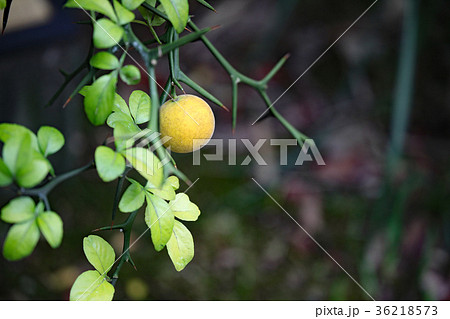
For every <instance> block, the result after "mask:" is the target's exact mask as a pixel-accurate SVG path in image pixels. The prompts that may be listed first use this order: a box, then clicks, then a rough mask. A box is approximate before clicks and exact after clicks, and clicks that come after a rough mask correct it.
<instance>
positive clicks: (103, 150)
mask: <svg viewBox="0 0 450 319" xmlns="http://www.w3.org/2000/svg"><path fill="white" fill-rule="evenodd" d="M95 166H96V167H97V172H98V175H99V176H100V178H101V179H102V180H103V181H105V182H110V181H112V180H115V179H116V178H117V177H119V176H120V175H121V174H122V173H123V171H124V170H125V159H124V158H123V156H122V155H121V154H120V153H116V152H114V151H113V150H112V149H110V148H109V147H106V146H99V147H97V149H96V150H95Z"/></svg>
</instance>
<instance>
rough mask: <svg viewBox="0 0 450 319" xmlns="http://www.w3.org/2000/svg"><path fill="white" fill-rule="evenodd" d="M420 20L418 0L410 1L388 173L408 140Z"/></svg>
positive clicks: (396, 95) (392, 124) (399, 69)
mask: <svg viewBox="0 0 450 319" xmlns="http://www.w3.org/2000/svg"><path fill="white" fill-rule="evenodd" d="M418 20H419V0H411V1H408V2H407V5H406V12H405V16H404V19H403V35H402V44H401V51H400V55H399V64H398V70H397V75H398V76H397V83H396V90H395V98H394V112H393V115H392V122H391V131H392V139H391V146H390V149H389V154H388V173H390V172H391V171H392V170H393V169H394V168H395V166H396V164H397V162H398V160H399V158H400V156H401V153H402V151H403V145H404V142H405V136H406V130H407V126H408V121H409V114H410V111H411V97H412V92H413V86H414V73H415V63H416V56H417V29H418Z"/></svg>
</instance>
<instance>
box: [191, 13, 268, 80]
mask: <svg viewBox="0 0 450 319" xmlns="http://www.w3.org/2000/svg"><path fill="white" fill-rule="evenodd" d="M188 25H189V26H190V27H191V28H192V29H193V30H194V31H200V29H199V28H198V27H197V26H196V25H195V24H194V22H192V21H189V22H188ZM200 39H201V40H202V42H203V43H204V44H205V46H206V47H207V48H208V50H209V51H210V52H211V54H212V55H213V56H214V57H215V58H216V60H217V61H218V62H219V63H220V64H221V65H222V67H223V68H224V69H225V70H226V71H227V72H228V73H229V74H230V75H233V76H234V77H236V78H238V79H240V81H241V82H243V83H245V84H248V85H250V86H252V87H254V88H264V84H263V83H262V82H261V81H257V80H254V79H251V78H249V77H248V76H246V75H244V74H242V73H240V72H239V71H237V70H236V69H235V68H234V67H233V66H232V65H231V64H230V63H229V62H228V61H227V60H226V59H225V57H224V56H223V55H222V54H221V53H220V52H219V51H218V50H217V49H216V47H215V46H214V45H213V44H212V43H211V41H209V40H208V38H207V37H206V36H204V35H202V36H200Z"/></svg>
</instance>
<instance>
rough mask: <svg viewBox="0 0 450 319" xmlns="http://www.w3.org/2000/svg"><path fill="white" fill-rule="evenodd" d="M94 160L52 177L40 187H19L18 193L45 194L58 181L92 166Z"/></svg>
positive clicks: (57, 183) (62, 180)
mask: <svg viewBox="0 0 450 319" xmlns="http://www.w3.org/2000/svg"><path fill="white" fill-rule="evenodd" d="M93 167H94V162H91V163H89V164H87V165H85V166H82V167H80V168H77V169H74V170H72V171H69V172H67V173H64V174H62V175H59V176H57V177H55V178H53V179H51V180H50V181H49V182H48V183H47V184H45V185H44V186H42V187H39V188H34V189H21V190H20V193H21V194H23V195H31V196H39V197H41V196H47V195H48V194H49V193H50V192H51V191H52V190H53V189H54V188H55V187H56V186H58V185H59V184H60V183H62V182H64V181H65V180H66V179H69V178H71V177H74V176H76V175H78V174H81V173H82V172H84V171H86V170H88V169H90V168H93Z"/></svg>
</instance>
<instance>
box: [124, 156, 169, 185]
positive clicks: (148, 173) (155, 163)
mask: <svg viewBox="0 0 450 319" xmlns="http://www.w3.org/2000/svg"><path fill="white" fill-rule="evenodd" d="M125 157H126V158H127V160H128V161H129V162H130V163H131V165H132V166H133V167H134V169H135V170H137V171H138V172H139V174H141V175H142V177H144V178H145V179H146V180H147V181H148V182H149V183H150V185H152V187H154V188H159V187H160V186H161V184H162V182H163V179H164V171H163V165H162V164H161V161H160V160H159V159H158V157H156V155H155V154H153V153H152V152H151V151H150V150H149V149H146V148H142V147H133V148H129V149H127V150H126V151H125Z"/></svg>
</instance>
